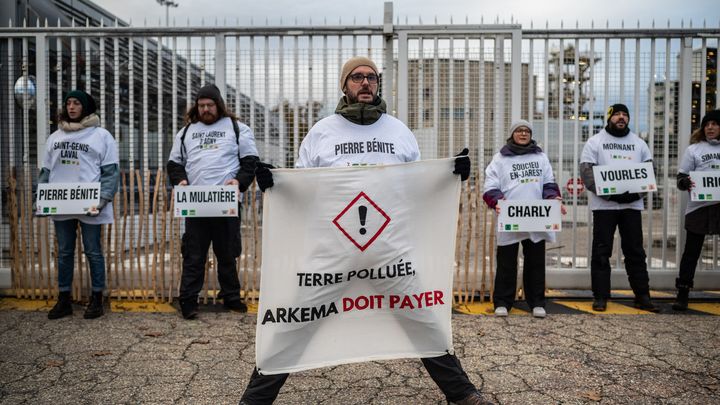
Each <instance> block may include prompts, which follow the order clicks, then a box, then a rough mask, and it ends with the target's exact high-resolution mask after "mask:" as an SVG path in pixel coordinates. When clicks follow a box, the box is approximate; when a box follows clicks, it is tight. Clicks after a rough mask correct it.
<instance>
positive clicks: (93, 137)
mask: <svg viewBox="0 0 720 405" xmlns="http://www.w3.org/2000/svg"><path fill="white" fill-rule="evenodd" d="M96 109H97V107H96V104H95V100H94V99H93V97H92V96H91V95H90V94H88V93H86V92H84V91H82V90H73V91H71V92H69V93H68V94H67V95H66V96H65V99H64V100H63V107H62V110H61V111H60V114H59V117H58V129H57V131H55V132H53V133H52V134H51V135H50V136H49V137H48V140H47V142H46V145H45V157H44V159H43V165H42V168H41V169H40V174H39V177H38V183H96V182H99V183H100V202H99V204H98V205H97V206H95V207H93V208H92V209H91V210H89V211H88V212H87V213H86V214H85V215H56V216H53V222H54V223H55V235H56V237H57V243H58V257H57V272H58V300H57V303H56V304H55V306H53V308H52V309H51V310H50V312H49V313H48V318H49V319H58V318H62V317H65V316H69V315H72V312H73V309H72V302H71V298H70V291H71V289H72V282H73V269H74V267H75V241H76V238H77V227H78V223H79V224H80V229H81V234H82V241H83V251H84V252H85V257H87V261H88V264H89V265H90V280H91V283H92V294H91V295H90V303H89V304H88V306H87V308H86V309H85V314H84V318H85V319H93V318H97V317H100V316H102V315H103V313H104V311H103V291H105V257H104V256H103V252H102V245H101V243H100V241H101V229H102V227H101V225H102V224H111V223H113V206H112V200H113V198H114V196H115V193H116V192H117V189H118V179H119V169H118V167H119V166H118V163H119V158H118V148H117V143H116V142H115V139H114V138H113V136H112V135H111V134H110V132H108V131H107V130H105V129H104V128H101V127H100V117H99V116H98V115H97V114H96V113H95V111H96Z"/></svg>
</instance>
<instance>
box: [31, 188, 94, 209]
mask: <svg viewBox="0 0 720 405" xmlns="http://www.w3.org/2000/svg"><path fill="white" fill-rule="evenodd" d="M99 203H100V183H41V184H38V188H37V202H36V211H35V212H36V213H37V214H38V215H83V214H85V213H86V212H87V211H89V210H90V208H92V207H95V206H97V205H98V204H99Z"/></svg>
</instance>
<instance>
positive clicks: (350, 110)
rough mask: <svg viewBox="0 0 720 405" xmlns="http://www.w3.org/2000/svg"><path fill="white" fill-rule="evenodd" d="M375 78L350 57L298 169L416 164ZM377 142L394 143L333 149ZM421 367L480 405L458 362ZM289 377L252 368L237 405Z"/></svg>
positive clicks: (463, 164)
mask: <svg viewBox="0 0 720 405" xmlns="http://www.w3.org/2000/svg"><path fill="white" fill-rule="evenodd" d="M378 82H379V74H378V69H377V67H376V66H375V63H374V62H373V61H372V60H370V59H368V58H365V57H353V58H351V59H349V60H348V61H347V62H346V63H345V65H344V66H343V68H342V72H341V74H340V88H341V90H342V92H343V93H344V94H345V95H344V96H343V97H342V98H341V99H340V102H339V103H338V106H337V108H336V109H335V114H333V115H331V116H329V117H326V118H324V119H322V120H320V121H319V122H317V123H316V124H315V125H314V126H313V127H312V128H311V129H310V131H309V132H308V134H307V136H306V137H305V139H304V140H303V142H302V144H301V146H300V153H299V157H298V159H297V163H296V167H297V168H307V167H343V166H354V165H377V164H393V163H404V162H412V161H416V160H419V159H420V151H419V148H418V145H417V142H416V140H415V137H414V135H413V133H412V132H411V131H410V130H409V129H408V128H407V127H406V126H405V124H403V123H402V122H401V121H399V120H397V119H396V118H394V117H391V116H390V115H388V114H387V111H386V104H385V101H384V100H383V99H382V98H380V97H379V96H378ZM373 140H376V141H380V142H386V143H388V144H392V145H393V147H392V148H388V149H387V150H385V151H372V152H371V151H363V152H361V153H355V152H356V151H353V153H336V150H335V145H338V144H341V143H344V142H358V141H360V142H367V141H373ZM467 153H468V151H467V149H465V150H463V152H461V155H463V156H462V157H459V158H457V159H456V160H455V169H454V172H453V173H456V174H459V175H460V176H461V179H462V180H466V179H467V178H468V176H469V175H470V159H469V158H468V157H466V156H464V155H467ZM256 176H257V182H258V186H259V187H260V188H261V190H263V191H264V190H265V189H267V188H268V187H272V186H273V179H272V172H270V170H269V167H268V165H264V164H260V165H259V167H258V169H257V170H256ZM422 362H423V364H424V366H425V368H426V369H427V370H428V373H429V374H430V376H431V377H432V379H433V380H434V381H435V383H436V384H438V386H439V387H440V389H441V390H442V391H443V393H444V394H445V397H446V398H447V400H448V401H454V402H455V403H458V404H482V403H486V402H484V401H483V400H482V397H481V395H480V393H479V392H478V391H477V389H476V388H475V386H474V385H473V384H472V383H471V382H470V379H469V378H468V376H467V374H466V373H465V371H463V369H462V366H461V365H460V361H459V359H458V358H457V357H456V356H455V355H453V354H446V355H444V356H440V357H436V358H425V359H422ZM287 377H288V374H277V375H260V374H259V373H258V371H257V369H255V370H254V371H253V374H252V377H251V379H250V382H249V383H248V386H247V388H246V390H245V393H244V394H243V396H242V399H241V401H240V403H241V404H269V403H272V402H273V401H274V400H275V398H276V397H277V395H278V393H279V392H280V388H281V387H282V386H283V384H284V383H285V380H286V379H287Z"/></svg>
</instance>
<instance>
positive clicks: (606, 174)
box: [593, 162, 657, 195]
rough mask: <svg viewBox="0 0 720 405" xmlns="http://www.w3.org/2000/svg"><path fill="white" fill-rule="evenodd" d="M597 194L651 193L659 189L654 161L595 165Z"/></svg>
mask: <svg viewBox="0 0 720 405" xmlns="http://www.w3.org/2000/svg"><path fill="white" fill-rule="evenodd" d="M593 174H594V175H595V191H596V193H595V194H597V195H613V194H622V193H624V192H626V191H627V192H630V193H651V192H655V191H657V183H656V182H655V172H654V171H653V166H652V162H645V163H615V164H612V165H606V166H593Z"/></svg>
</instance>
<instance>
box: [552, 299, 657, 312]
mask: <svg viewBox="0 0 720 405" xmlns="http://www.w3.org/2000/svg"><path fill="white" fill-rule="evenodd" d="M554 302H555V303H556V304H560V305H564V306H566V307H568V308H572V309H576V310H578V311H583V312H589V313H591V314H608V315H644V314H652V312H650V311H643V310H642V309H637V308H633V307H629V306H627V305H623V304H616V303H614V302H612V301H610V302H608V304H607V311H603V312H599V311H593V309H592V301H562V300H557V301H554Z"/></svg>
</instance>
